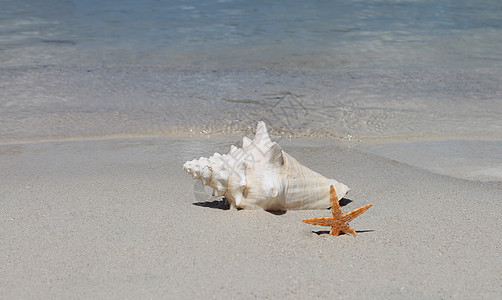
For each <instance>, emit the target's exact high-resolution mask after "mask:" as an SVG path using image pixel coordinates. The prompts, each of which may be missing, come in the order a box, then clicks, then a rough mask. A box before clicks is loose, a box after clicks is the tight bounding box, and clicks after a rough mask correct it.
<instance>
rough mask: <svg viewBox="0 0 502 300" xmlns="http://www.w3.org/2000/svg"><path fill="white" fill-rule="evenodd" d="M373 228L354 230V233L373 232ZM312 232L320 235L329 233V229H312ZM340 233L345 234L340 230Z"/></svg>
mask: <svg viewBox="0 0 502 300" xmlns="http://www.w3.org/2000/svg"><path fill="white" fill-rule="evenodd" d="M373 231H375V230H356V233H357V234H359V233H366V232H373ZM312 233H315V234H317V235H322V234H329V233H330V231H329V230H319V231H314V230H312ZM340 235H347V234H346V233H345V232H340Z"/></svg>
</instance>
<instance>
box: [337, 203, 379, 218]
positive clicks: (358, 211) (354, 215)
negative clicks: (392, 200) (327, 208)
mask: <svg viewBox="0 0 502 300" xmlns="http://www.w3.org/2000/svg"><path fill="white" fill-rule="evenodd" d="M372 205H373V204H368V205H365V206H363V207H359V208H358V209H354V210H353V211H351V212H349V213H346V214H345V215H343V217H342V220H343V221H344V222H347V223H348V222H350V221H352V220H354V219H355V218H357V217H358V216H360V215H361V214H362V213H363V212H365V211H367V210H368V208H370V207H371V206H372Z"/></svg>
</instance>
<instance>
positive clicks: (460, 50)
mask: <svg viewBox="0 0 502 300" xmlns="http://www.w3.org/2000/svg"><path fill="white" fill-rule="evenodd" d="M0 6H1V8H2V9H1V10H0V44H1V46H0V47H1V48H0V49H1V52H0V66H19V65H29V66H32V65H53V64H56V65H61V64H76V65H82V64H83V65H89V64H99V65H101V64H107V65H110V64H111V65H161V66H183V67H193V66H195V65H196V66H206V67H212V68H214V67H221V66H227V67H232V66H236V65H237V66H239V67H242V66H261V67H271V66H272V67H277V68H279V67H289V68H322V69H333V68H339V67H351V68H358V67H361V66H363V67H367V66H371V67H375V68H388V67H404V66H406V67H408V66H418V67H422V68H424V67H438V66H440V67H456V68H457V67H494V66H497V67H500V66H501V61H502V52H501V51H500V49H501V46H502V28H501V26H502V2H500V1H297V0H291V1H244V0H233V1H232V0H229V1H226V0H225V1H120V0H110V1H96V0H91V1H85V0H84V1H50V0H45V1H29V0H21V1H2V2H1V4H0Z"/></svg>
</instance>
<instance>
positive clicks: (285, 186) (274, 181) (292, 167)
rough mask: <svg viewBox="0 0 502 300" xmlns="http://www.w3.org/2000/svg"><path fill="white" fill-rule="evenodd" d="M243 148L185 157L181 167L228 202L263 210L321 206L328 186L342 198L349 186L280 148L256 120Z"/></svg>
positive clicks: (327, 196)
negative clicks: (223, 152) (193, 157)
mask: <svg viewBox="0 0 502 300" xmlns="http://www.w3.org/2000/svg"><path fill="white" fill-rule="evenodd" d="M242 145H243V146H242V148H238V147H236V146H231V148H230V152H229V153H228V154H224V155H221V154H219V153H215V154H214V155H213V156H211V157H209V158H205V157H201V158H200V159H194V160H192V161H187V162H186V163H185V164H184V165H183V168H184V169H185V171H186V172H187V173H189V174H191V175H192V177H193V178H194V179H200V180H201V181H202V184H203V185H207V186H210V187H212V188H213V196H224V197H225V198H226V199H227V201H228V202H229V204H230V205H231V206H232V207H237V208H263V209H266V210H288V209H323V208H328V207H330V206H331V203H330V194H329V191H330V186H331V185H333V187H334V188H335V190H336V195H337V197H338V199H341V198H343V197H344V196H345V194H347V192H348V191H349V190H350V189H349V188H348V187H347V186H346V185H345V184H343V183H340V182H338V181H336V180H334V179H328V178H326V177H324V176H322V175H320V174H318V173H316V172H314V171H312V170H310V169H309V168H307V167H305V166H304V165H302V164H300V163H299V162H298V161H297V160H296V159H294V158H293V157H292V156H290V155H289V154H287V153H286V152H284V151H283V150H282V149H281V147H280V146H279V145H278V144H277V143H275V142H273V141H272V140H271V139H270V136H269V134H268V130H267V127H266V125H265V123H264V122H262V121H260V122H258V126H257V129H256V134H255V137H254V139H253V140H251V139H249V138H247V137H244V138H243V140H242Z"/></svg>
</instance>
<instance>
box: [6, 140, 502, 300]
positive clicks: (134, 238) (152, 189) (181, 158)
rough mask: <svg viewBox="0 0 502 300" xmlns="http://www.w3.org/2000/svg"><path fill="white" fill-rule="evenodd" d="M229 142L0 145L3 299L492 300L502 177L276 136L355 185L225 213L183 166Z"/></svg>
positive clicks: (501, 264) (497, 280) (499, 289)
mask: <svg viewBox="0 0 502 300" xmlns="http://www.w3.org/2000/svg"><path fill="white" fill-rule="evenodd" d="M235 141H236V140H234V139H231V138H228V139H222V140H215V139H212V140H209V139H206V140H198V139H192V140H187V139H169V138H135V139H110V140H99V141H98V140H96V141H92V140H90V141H68V142H52V143H24V144H10V145H1V146H0V169H1V170H2V172H1V173H0V178H1V182H2V185H1V186H0V197H1V202H0V203H1V206H2V207H1V209H0V220H1V225H0V237H1V240H2V246H1V247H0V266H1V267H0V278H2V280H1V282H2V283H1V285H0V298H5V299H9V298H10V299H12V298H74V297H77V298H117V299H119V298H120V299H124V298H127V299H137V298H181V297H191V298H194V297H211V298H222V297H225V298H230V297H232V298H256V297H257V298H314V297H322V298H333V297H342V298H344V297H347V298H356V297H357V298H366V299H369V298H371V299H375V298H379V299H388V298H450V297H454V298H478V299H479V298H485V299H486V298H492V299H494V298H498V297H500V296H501V295H502V277H501V275H500V274H502V257H501V255H500V252H501V250H502V248H501V245H502V236H501V235H500V232H502V222H500V215H502V206H501V205H500V200H501V198H500V197H501V196H500V191H501V190H502V182H477V181H468V180H462V179H458V178H453V177H448V176H443V175H437V174H434V173H430V172H428V171H425V170H422V169H418V168H415V167H412V166H410V165H407V164H403V163H399V162H397V161H394V160H390V159H386V158H382V157H379V156H376V155H373V154H370V153H366V152H363V151H361V150H358V149H354V148H349V147H347V146H346V145H341V144H337V143H335V142H333V143H332V142H322V143H321V142H309V143H301V142H289V141H280V144H281V146H283V149H285V150H286V151H287V152H288V153H290V154H291V155H292V156H294V157H295V158H297V159H298V160H299V161H300V162H302V163H304V164H305V165H307V166H308V167H310V168H312V169H313V170H315V171H317V172H319V173H321V174H323V175H325V176H327V177H332V178H336V179H338V180H339V181H341V182H343V183H345V184H347V185H348V186H349V187H350V188H351V189H352V191H351V192H350V193H349V194H348V195H347V199H349V200H350V201H347V202H349V203H348V204H347V205H345V206H344V207H342V210H343V211H344V212H346V211H349V210H352V209H355V208H358V207H360V206H363V205H365V204H368V203H373V207H372V208H370V209H369V210H368V211H367V212H365V213H364V214H363V215H361V216H360V217H358V218H357V219H356V220H354V221H353V222H351V226H352V227H353V228H354V229H355V230H356V231H357V232H358V233H359V236H358V237H353V236H349V235H342V236H339V237H331V236H328V234H327V228H322V227H319V226H312V225H308V224H304V223H302V222H300V221H301V220H302V219H304V218H310V217H318V216H329V215H330V212H329V210H317V211H288V212H286V213H283V214H273V213H270V212H266V211H262V210H251V211H246V210H242V211H237V210H232V209H226V207H225V206H224V205H223V204H222V203H221V202H220V201H218V200H217V199H214V198H212V197H210V193H204V191H203V189H202V188H201V187H200V183H198V182H195V181H194V180H192V179H191V177H190V176H189V175H187V174H185V173H184V171H183V168H182V164H183V163H184V162H185V161H186V160H188V159H193V158H197V157H199V156H207V155H210V154H212V153H213V152H215V151H218V152H226V151H227V150H228V148H229V146H230V145H231V144H232V143H234V142H235Z"/></svg>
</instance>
